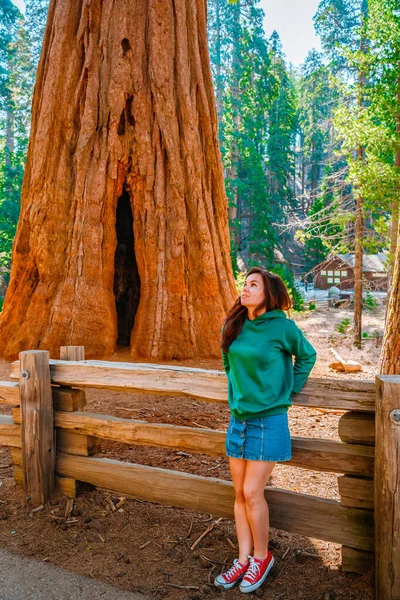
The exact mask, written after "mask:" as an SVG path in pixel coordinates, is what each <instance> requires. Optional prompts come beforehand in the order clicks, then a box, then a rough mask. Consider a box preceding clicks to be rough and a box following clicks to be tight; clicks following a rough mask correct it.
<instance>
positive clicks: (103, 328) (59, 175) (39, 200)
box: [0, 0, 236, 359]
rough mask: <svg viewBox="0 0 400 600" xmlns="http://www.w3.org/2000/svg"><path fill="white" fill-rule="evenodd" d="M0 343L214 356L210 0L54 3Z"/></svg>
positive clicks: (225, 244) (215, 160)
mask: <svg viewBox="0 0 400 600" xmlns="http://www.w3.org/2000/svg"><path fill="white" fill-rule="evenodd" d="M32 109H33V110H32V126H31V136H30V142H29V149H28V155H27V162H26V170H25V177H24V181H23V187H22V196H21V215H20V219H19V224H18V230H17V234H16V238H15V241H14V246H13V260H12V271H11V280H10V285H9V287H8V290H7V294H6V298H5V303H4V309H3V312H2V314H1V319H0V352H1V353H2V355H3V356H5V357H7V358H15V357H16V356H17V354H18V352H19V351H20V350H26V349H32V348H43V349H47V350H49V351H50V353H51V355H52V356H58V351H59V347H60V345H84V346H85V349H86V356H87V357H88V358H90V357H93V356H98V355H100V354H106V353H110V352H112V351H114V350H115V348H116V344H117V341H118V340H119V342H120V343H128V342H127V340H128V341H129V340H130V346H131V348H132V353H133V354H135V355H139V356H143V357H147V358H152V359H172V358H183V357H195V356H197V357H207V356H217V355H218V354H219V337H220V328H221V323H222V320H223V317H224V315H225V313H226V311H227V310H228V309H229V308H230V306H231V305H232V303H233V301H234V298H235V297H236V291H235V285H234V279H233V275H232V268H231V261H230V253H229V236H228V221H227V202H226V196H225V190H224V180H223V173H222V164H221V157H220V152H219V145H218V134H217V112H216V106H215V99H214V92H213V86H212V80H211V71H210V61H209V56H208V49H207V34H206V2H205V0H193V1H191V2H188V1H187V0H174V1H172V0H162V1H157V0H135V1H134V2H132V1H130V0H116V1H114V0H93V1H92V2H91V3H89V4H88V3H74V2H73V3H71V2H69V1H68V0H51V3H50V7H49V13H48V20H47V25H46V31H45V36H44V41H43V47H42V54H41V59H40V63H39V68H38V73H37V80H36V86H35V93H34V98H33V105H32Z"/></svg>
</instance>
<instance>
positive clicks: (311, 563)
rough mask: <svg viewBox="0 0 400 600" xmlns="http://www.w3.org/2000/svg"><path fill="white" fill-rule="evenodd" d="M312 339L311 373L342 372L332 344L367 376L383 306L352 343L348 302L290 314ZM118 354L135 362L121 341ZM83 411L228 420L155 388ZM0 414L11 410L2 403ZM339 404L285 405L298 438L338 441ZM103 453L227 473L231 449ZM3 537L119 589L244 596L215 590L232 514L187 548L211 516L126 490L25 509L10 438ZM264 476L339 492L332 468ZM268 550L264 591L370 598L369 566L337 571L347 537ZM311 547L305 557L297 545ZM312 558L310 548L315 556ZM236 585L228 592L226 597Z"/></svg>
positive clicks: (115, 449)
mask: <svg viewBox="0 0 400 600" xmlns="http://www.w3.org/2000/svg"><path fill="white" fill-rule="evenodd" d="M292 316H293V318H294V319H295V320H296V322H297V323H298V324H299V326H300V327H301V328H302V329H303V330H304V331H305V332H306V334H307V337H308V339H309V340H310V341H311V343H312V344H313V345H314V346H315V347H316V349H317V353H318V359H317V364H316V366H315V368H314V371H313V376H314V377H338V378H343V374H338V373H335V372H333V371H331V370H330V369H329V363H330V362H332V360H333V357H332V355H331V353H330V352H329V348H332V347H333V348H335V349H336V350H337V351H338V352H339V353H340V354H341V355H342V356H343V357H344V358H345V359H349V358H351V359H353V360H357V361H359V362H361V363H362V364H363V365H364V369H363V372H362V373H357V374H352V375H348V377H351V378H358V379H372V378H373V377H374V375H375V373H376V372H377V365H378V360H379V353H380V347H379V344H380V341H379V340H380V336H381V335H382V331H383V319H384V307H380V308H378V309H376V310H375V311H373V312H369V311H368V312H366V313H365V315H364V330H365V331H367V332H368V333H369V334H370V335H375V336H378V337H377V339H376V340H368V341H366V342H364V343H363V347H362V349H361V350H357V349H355V348H354V347H353V346H352V340H351V334H350V333H346V334H340V333H338V332H337V331H336V329H335V327H336V325H337V324H338V323H339V322H341V321H342V320H343V319H344V318H345V317H349V318H350V319H351V313H350V311H346V310H337V309H327V308H325V309H323V310H322V309H321V310H317V311H310V312H306V313H300V314H293V315H292ZM101 358H104V359H105V360H112V361H130V360H131V358H130V356H129V352H128V350H127V349H126V348H121V349H119V350H118V352H116V353H114V354H113V355H112V356H104V357H101ZM180 364H182V365H185V366H196V367H202V368H213V369H215V368H218V369H221V368H222V364H221V362H220V361H219V360H213V361H212V360H208V361H206V360H199V361H183V362H182V363H180ZM9 372H10V364H9V363H8V362H7V361H0V379H1V380H9V379H10V377H9ZM86 396H87V408H86V410H87V411H88V412H92V413H101V414H112V415H115V416H117V417H123V418H133V419H141V420H147V421H151V422H163V423H173V424H176V425H186V426H191V427H207V428H211V429H219V430H224V429H226V426H227V423H228V420H229V411H228V408H227V406H221V405H215V404H208V403H206V402H202V401H197V400H193V399H191V398H186V399H183V398H182V397H159V396H151V395H145V394H128V393H122V392H108V391H102V390H93V389H91V390H87V392H86ZM0 412H2V413H3V414H4V413H8V414H10V409H9V408H7V407H5V406H2V405H0ZM340 414H341V413H340V412H339V411H323V410H319V409H306V408H301V407H293V408H291V409H290V411H289V417H290V426H291V432H292V434H293V435H298V436H302V437H317V438H329V439H338V437H337V424H338V419H339V417H340ZM100 456H107V457H109V458H115V459H119V460H123V461H129V462H137V463H141V464H145V465H149V466H155V467H162V468H166V469H168V468H171V469H174V470H179V471H186V472H190V473H195V474H199V475H204V476H211V477H218V478H221V479H227V480H230V474H229V468H228V463H227V459H225V458H221V457H220V458H213V457H208V456H205V455H200V454H189V453H186V452H179V451H171V450H164V449H159V448H152V447H143V446H142V447H141V446H129V445H125V444H120V443H114V442H108V441H104V442H103V443H102V453H101V454H100ZM0 482H1V483H0V485H1V487H0V546H1V547H3V548H7V549H8V550H10V551H13V552H15V553H18V554H21V555H24V556H33V557H36V558H37V559H39V560H43V561H50V562H52V563H54V564H56V565H57V566H59V567H61V568H64V569H66V570H68V571H72V572H76V573H81V574H85V575H88V576H89V577H93V578H95V579H98V580H101V581H104V582H107V583H109V584H111V585H114V586H116V587H117V588H120V589H121V590H131V591H138V592H142V593H143V594H147V595H149V596H151V597H153V598H155V599H158V598H165V599H167V600H200V599H203V598H207V597H208V598H218V597H220V594H221V593H222V594H223V596H224V597H225V595H226V597H227V598H228V597H229V598H232V600H235V598H237V599H238V598H241V597H242V595H241V592H240V591H239V590H238V589H234V590H231V591H229V592H219V591H218V590H217V589H216V588H215V587H214V586H213V585H212V581H213V579H214V577H215V576H216V575H217V574H218V573H219V572H220V571H221V570H223V568H224V567H225V566H226V565H229V564H230V563H231V562H232V560H233V558H234V557H235V556H236V555H237V551H236V537H235V530H234V524H233V522H232V521H230V520H227V519H224V520H222V521H221V522H220V523H219V524H218V525H217V526H216V527H214V529H213V530H212V531H211V532H210V533H209V534H208V535H207V536H206V537H205V538H204V539H203V540H202V541H201V542H200V543H199V545H198V546H197V547H196V548H195V550H190V546H191V545H192V544H193V542H194V541H195V540H196V539H197V538H198V537H199V536H200V535H201V533H203V532H204V531H205V530H206V529H207V528H208V527H209V526H210V524H212V523H213V522H214V521H215V519H214V517H213V516H212V515H206V514H200V513H196V512H192V511H189V510H183V509H177V508H171V507H167V506H159V505H156V504H151V503H147V502H141V501H138V500H133V499H127V500H126V501H125V502H124V503H123V504H122V505H121V507H120V508H119V509H117V510H116V511H113V510H112V504H113V505H114V506H115V504H117V503H118V501H119V499H120V497H118V496H117V495H109V494H107V493H105V492H102V491H98V490H92V491H88V492H86V493H85V494H83V495H81V496H80V497H79V498H77V500H76V501H75V505H74V509H73V511H72V514H71V515H70V517H68V518H65V517H64V511H65V505H66V498H65V497H64V496H62V495H61V494H58V495H56V496H55V497H54V500H53V501H52V503H51V504H50V505H49V506H47V507H46V508H45V509H44V510H42V511H39V512H36V513H30V510H29V509H27V508H26V507H25V505H24V498H23V493H22V491H21V489H20V488H19V487H18V486H16V485H15V484H14V481H13V469H12V464H11V457H10V453H9V450H8V448H4V447H0ZM269 485H272V486H276V487H282V488H285V489H289V490H294V491H297V492H302V493H307V494H311V495H316V496H321V497H324V498H333V499H338V490H337V476H336V475H334V474H329V473H320V472H314V471H308V470H304V469H299V468H295V467H290V466H287V465H277V467H276V468H275V470H274V473H273V476H272V478H271V480H270V482H269ZM270 548H271V551H272V552H273V554H274V556H275V558H276V565H275V566H274V568H273V569H272V571H271V574H270V576H269V577H268V579H267V581H266V583H265V584H264V585H263V587H262V588H261V589H260V590H258V591H257V592H256V595H257V596H260V597H263V598H266V599H268V600H269V599H275V598H276V599H278V598H280V599H285V600H295V599H298V598H301V599H304V600H339V599H342V600H353V599H354V600H356V599H357V600H372V598H373V596H374V595H373V574H372V572H369V573H367V574H365V575H363V576H360V575H355V574H346V573H343V572H342V571H341V570H340V546H339V545H338V544H333V543H329V542H324V541H322V540H316V539H312V538H307V537H303V536H299V535H294V534H289V533H286V532H284V531H280V530H277V529H272V530H271V535H270ZM303 552H306V553H308V554H307V555H306V556H304V555H303V554H302V553H303ZM310 553H311V554H313V555H314V556H312V557H310V556H309V554H310ZM228 595H229V596H228Z"/></svg>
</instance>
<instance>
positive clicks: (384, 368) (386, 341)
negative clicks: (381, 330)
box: [379, 244, 400, 375]
mask: <svg viewBox="0 0 400 600" xmlns="http://www.w3.org/2000/svg"><path fill="white" fill-rule="evenodd" d="M399 250H400V245H399V244H398V246H397V257H396V261H395V264H394V271H393V277H392V287H391V293H390V299H389V306H388V310H387V319H386V326H385V335H384V338H383V345H382V352H381V358H380V371H379V372H380V373H383V374H384V375H400V252H399Z"/></svg>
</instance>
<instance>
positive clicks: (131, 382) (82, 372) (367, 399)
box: [11, 360, 375, 412]
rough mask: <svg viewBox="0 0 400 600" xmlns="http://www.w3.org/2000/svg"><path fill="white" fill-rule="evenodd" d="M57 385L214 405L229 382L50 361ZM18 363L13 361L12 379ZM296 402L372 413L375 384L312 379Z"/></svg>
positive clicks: (218, 374) (189, 373) (159, 369)
mask: <svg viewBox="0 0 400 600" xmlns="http://www.w3.org/2000/svg"><path fill="white" fill-rule="evenodd" d="M50 369H51V378H52V382H53V383H57V384H60V385H70V386H75V387H96V388H102V389H109V390H116V391H126V392H129V391H131V392H137V391H140V392H144V393H151V394H162V395H185V396H190V397H193V398H198V399H200V400H206V401H209V402H218V403H226V402H227V389H228V386H227V379H226V376H225V373H224V372H223V371H212V370H207V369H193V368H189V367H174V366H170V365H153V364H141V363H117V362H115V363H114V362H105V361H95V360H87V361H60V360H51V361H50ZM18 374H19V364H18V363H17V362H16V363H12V371H11V376H12V377H18ZM293 404H297V405H299V406H307V407H311V408H317V407H325V408H334V409H342V410H357V411H367V412H371V411H374V410H375V384H374V382H373V381H359V380H347V379H316V378H315V379H314V378H310V379H309V380H308V382H307V383H306V385H305V386H304V388H303V390H302V391H301V393H300V394H294V395H293Z"/></svg>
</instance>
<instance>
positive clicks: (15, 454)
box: [10, 448, 22, 467]
mask: <svg viewBox="0 0 400 600" xmlns="http://www.w3.org/2000/svg"><path fill="white" fill-rule="evenodd" d="M10 453H11V458H12V461H13V463H14V465H19V466H20V467H22V449H21V448H10Z"/></svg>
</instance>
